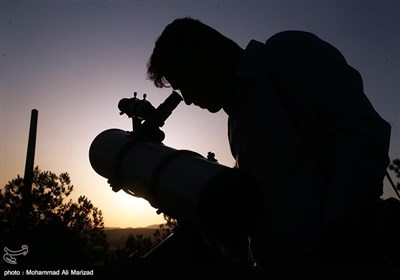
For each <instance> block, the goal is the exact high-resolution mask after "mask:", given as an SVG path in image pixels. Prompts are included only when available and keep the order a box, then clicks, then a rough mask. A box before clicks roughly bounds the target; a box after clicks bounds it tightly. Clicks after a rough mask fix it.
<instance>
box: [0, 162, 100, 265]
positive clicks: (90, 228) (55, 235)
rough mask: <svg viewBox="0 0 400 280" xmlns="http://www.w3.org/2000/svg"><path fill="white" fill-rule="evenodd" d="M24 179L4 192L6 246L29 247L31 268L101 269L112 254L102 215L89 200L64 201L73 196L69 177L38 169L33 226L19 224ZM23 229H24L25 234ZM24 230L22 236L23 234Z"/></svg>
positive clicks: (0, 216) (1, 211)
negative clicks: (107, 253) (108, 255)
mask: <svg viewBox="0 0 400 280" xmlns="http://www.w3.org/2000/svg"><path fill="white" fill-rule="evenodd" d="M22 187H23V178H21V177H20V176H19V175H18V176H17V178H15V179H13V180H11V181H9V182H8V183H7V184H6V186H5V187H4V189H3V190H0V220H1V229H0V232H1V235H2V236H4V239H3V242H4V243H5V245H6V246H10V247H13V246H14V248H15V247H17V248H18V246H20V245H21V242H24V243H22V244H27V245H28V246H29V254H28V256H29V257H28V258H24V259H29V261H27V262H26V263H29V264H35V265H42V266H51V265H53V266H58V267H60V265H71V264H73V265H79V266H82V265H85V264H86V265H94V264H98V265H100V264H101V263H102V262H103V259H102V256H104V255H105V252H106V251H107V242H106V234H105V233H104V231H103V229H104V223H103V216H102V213H101V211H100V210H99V209H98V208H96V207H94V206H93V204H92V203H91V202H90V200H88V199H87V198H86V197H85V196H80V197H79V198H78V202H73V201H72V200H69V201H68V202H64V200H65V199H66V198H67V197H68V196H69V195H70V194H71V192H72V191H73V185H71V180H70V177H69V174H68V173H61V174H60V175H58V176H57V175H56V174H54V173H52V172H50V171H43V172H42V171H40V170H39V168H38V167H35V169H34V176H33V184H32V197H31V203H32V204H31V205H32V207H31V211H30V213H29V218H28V224H26V225H23V227H21V225H20V224H19V222H20V219H19V213H20V212H21V201H22V195H21V190H22ZM22 229H23V230H22ZM21 231H22V232H21Z"/></svg>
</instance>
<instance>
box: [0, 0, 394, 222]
mask: <svg viewBox="0 0 400 280" xmlns="http://www.w3.org/2000/svg"><path fill="white" fill-rule="evenodd" d="M0 11H1V27H0V32H1V33H0V39H1V65H0V67H1V68H0V79H1V80H0V82H1V85H0V93H1V96H0V106H1V107H0V135H1V136H0V137H1V138H0V183H1V187H4V185H5V184H6V183H7V182H8V181H10V180H11V179H13V178H15V177H16V176H17V175H18V174H19V175H20V176H23V172H24V168H25V158H26V148H27V141H28V132H29V122H30V115H31V110H32V109H37V110H38V111H39V117H38V130H37V142H36V156H35V165H38V166H39V168H40V169H41V170H43V171H47V170H48V171H52V172H54V173H56V174H60V173H62V172H68V173H69V174H70V176H71V179H72V184H73V185H74V188H75V190H74V192H73V195H72V196H73V199H76V198H77V197H78V196H79V195H85V196H87V197H88V198H89V199H90V200H91V201H92V203H93V204H94V205H95V206H96V207H98V208H99V209H101V210H102V212H103V216H104V221H105V226H107V227H114V226H119V227H141V226H148V225H151V224H159V223H162V222H163V218H162V216H159V215H157V214H156V212H155V209H154V208H152V207H151V206H150V205H149V204H148V203H147V202H146V201H145V200H142V199H138V198H134V197H132V196H129V195H127V194H125V193H123V192H118V193H114V192H113V191H112V190H111V189H110V187H109V186H108V184H107V180H106V179H105V178H103V177H101V176H99V175H98V174H97V173H96V172H95V171H94V170H93V169H92V167H91V165H90V163H89V157H88V152H89V147H90V144H91V142H92V141H93V139H94V138H95V137H96V136H97V135H98V134H99V133H100V132H102V131H104V130H106V129H109V128H120V129H123V130H131V121H130V119H128V118H127V117H126V116H120V115H119V110H118V107H117V105H118V101H119V100H120V99H122V98H125V97H132V96H133V92H135V91H136V92H138V94H139V96H141V95H142V94H143V93H146V94H147V99H148V100H149V101H150V102H151V103H152V104H153V105H154V106H158V105H159V104H160V103H161V102H162V101H163V100H164V99H165V98H166V97H167V96H168V95H169V94H170V93H171V90H170V89H156V88H155V87H154V86H153V84H152V82H150V81H149V80H147V79H146V63H147V61H148V59H149V57H150V54H151V52H152V50H153V47H154V42H155V40H156V39H157V37H158V36H159V35H160V34H161V32H162V30H163V29H164V27H165V26H166V25H167V24H168V23H170V22H171V21H172V20H174V19H175V18H178V17H185V16H191V17H193V18H196V19H200V20H201V21H203V22H204V23H207V24H209V25H211V26H212V27H214V28H216V29H217V30H219V31H220V32H221V33H223V34H224V35H226V36H228V37H230V38H231V39H233V40H234V41H236V42H237V43H238V44H239V45H240V46H241V47H243V48H245V47H246V45H247V43H248V42H249V41H250V40H251V39H256V40H259V41H265V40H266V39H267V38H268V37H270V36H272V35H273V34H275V33H277V32H280V31H283V30H305V31H310V32H313V33H315V34H316V35H318V36H319V37H320V38H322V39H324V40H326V41H328V42H330V43H331V44H333V45H334V46H335V47H337V48H338V49H339V50H340V51H341V52H342V53H343V55H344V56H345V57H346V59H347V61H348V63H349V64H350V65H352V66H353V67H355V68H356V69H357V70H359V71H360V73H361V75H362V77H363V80H364V90H365V93H366V95H367V96H368V97H369V99H370V101H371V102H372V104H373V105H374V106H375V108H376V110H377V111H378V112H379V113H380V114H381V116H382V117H383V118H384V119H386V120H387V121H388V122H389V123H390V124H391V125H392V137H391V146H390V153H389V156H390V158H391V160H393V159H395V158H400V143H399V142H400V137H399V134H400V130H399V128H400V113H399V112H400V111H399V108H400V97H399V95H400V90H399V81H400V74H399V73H400V72H399V52H400V45H399V38H400V2H399V1H301V0H296V1H294V0H293V1H244V0H243V1H161V0H160V1H133V0H132V1H89V0H88V1H83V0H72V1H58V0H53V1H34V0H32V1H7V0H1V6H0ZM226 121H227V116H226V115H225V114H224V113H223V112H222V111H221V112H219V113H217V114H210V113H208V112H207V111H204V110H201V109H199V108H197V107H194V106H186V105H185V104H184V103H181V104H180V105H179V106H178V108H177V109H176V110H175V111H174V112H173V114H172V116H171V117H170V118H169V119H168V120H167V122H166V124H165V126H164V127H163V130H164V132H165V133H166V138H165V140H164V142H163V143H164V144H165V145H168V146H171V147H173V148H175V149H189V150H193V151H196V152H198V153H200V154H202V155H204V156H206V155H207V152H208V151H213V152H214V153H215V154H216V157H217V159H218V160H219V162H220V163H222V164H224V165H227V166H233V164H234V160H233V158H232V156H231V154H230V151H229V146H228V140H227V124H226ZM385 184H386V187H385V196H393V192H392V191H391V189H390V188H389V187H388V185H387V183H386V182H385Z"/></svg>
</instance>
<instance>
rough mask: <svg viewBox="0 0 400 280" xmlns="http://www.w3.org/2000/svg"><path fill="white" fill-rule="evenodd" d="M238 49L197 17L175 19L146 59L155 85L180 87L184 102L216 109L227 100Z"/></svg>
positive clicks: (238, 54) (238, 56) (148, 72)
mask: <svg viewBox="0 0 400 280" xmlns="http://www.w3.org/2000/svg"><path fill="white" fill-rule="evenodd" d="M241 53H242V49H241V48H240V47H239V46H238V45H237V44H236V43H235V42H233V41H232V40H230V39H228V38H227V37H225V36H223V35H222V34H221V33H219V32H218V31H216V30H215V29H213V28H211V27H210V26H208V25H205V24H203V23H201V22H200V21H198V20H195V19H191V18H182V19H176V20H174V21H173V22H172V23H170V24H169V25H168V26H167V27H166V28H165V29H164V31H163V32H162V34H161V36H160V37H159V38H158V39H157V41H156V43H155V47H154V50H153V54H152V55H151V57H150V60H149V62H148V65H147V67H148V71H147V74H148V77H149V79H150V80H152V81H154V84H155V86H156V87H160V88H162V87H168V86H171V87H172V88H173V89H175V90H180V92H181V94H182V96H183V98H184V100H185V102H186V104H192V103H193V104H195V105H197V106H200V107H202V108H204V109H208V110H209V111H210V112H217V111H219V110H220V109H221V108H222V107H223V106H224V105H225V104H226V102H227V99H229V95H230V92H231V88H232V82H233V78H234V73H235V71H236V67H237V65H238V63H239V60H240V55H241Z"/></svg>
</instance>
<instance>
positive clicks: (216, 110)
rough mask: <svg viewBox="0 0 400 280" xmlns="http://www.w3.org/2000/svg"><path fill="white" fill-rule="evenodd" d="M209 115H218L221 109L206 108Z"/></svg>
mask: <svg viewBox="0 0 400 280" xmlns="http://www.w3.org/2000/svg"><path fill="white" fill-rule="evenodd" d="M206 109H207V110H208V111H209V112H210V113H218V112H219V111H220V110H221V109H222V108H221V107H214V108H206Z"/></svg>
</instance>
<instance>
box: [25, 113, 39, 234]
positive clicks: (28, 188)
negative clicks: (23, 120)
mask: <svg viewBox="0 0 400 280" xmlns="http://www.w3.org/2000/svg"><path fill="white" fill-rule="evenodd" d="M37 120H38V110H36V109H33V110H32V113H31V123H30V127H29V138H28V150H27V154H26V162H25V173H24V181H23V186H22V193H21V194H22V200H21V224H22V226H23V227H26V226H27V225H28V224H27V223H28V219H29V213H30V211H31V208H32V183H33V169H34V160H35V146H36V130H37Z"/></svg>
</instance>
